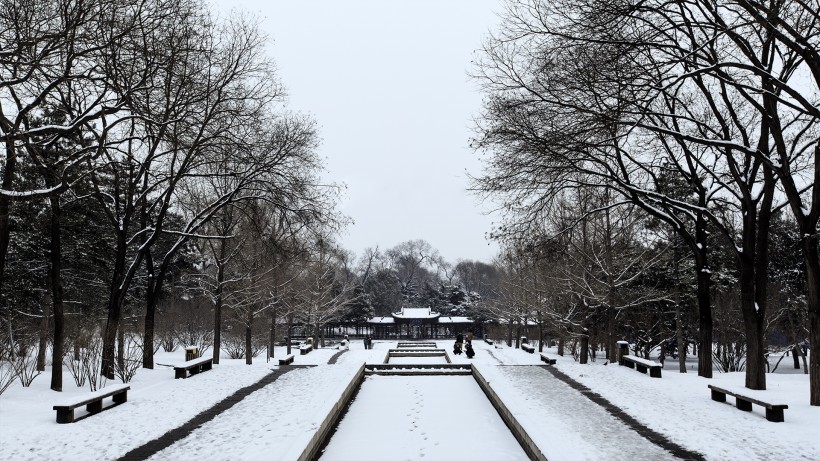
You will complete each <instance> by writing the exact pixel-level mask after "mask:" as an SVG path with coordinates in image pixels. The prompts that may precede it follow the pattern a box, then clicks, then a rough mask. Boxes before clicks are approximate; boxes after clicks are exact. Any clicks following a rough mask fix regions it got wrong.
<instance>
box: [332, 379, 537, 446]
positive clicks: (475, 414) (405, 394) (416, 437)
mask: <svg viewBox="0 0 820 461" xmlns="http://www.w3.org/2000/svg"><path fill="white" fill-rule="evenodd" d="M374 408H378V409H379V412H378V416H377V415H374V414H373V409H374ZM475 453H480V454H481V456H480V458H481V459H499V460H500V459H503V460H509V461H515V460H527V459H528V458H527V455H526V453H524V450H523V449H522V448H521V446H520V445H519V444H518V442H517V441H516V440H515V438H514V437H513V435H512V434H511V433H510V431H509V429H507V426H505V425H504V421H502V420H501V417H500V416H499V415H498V413H497V412H496V411H495V408H493V406H492V405H491V404H490V401H489V400H487V397H486V396H485V395H484V393H483V392H482V391H481V388H479V387H478V384H477V383H476V381H475V379H473V378H472V377H471V376H371V377H368V378H367V379H365V382H364V383H363V384H362V387H361V389H360V390H359V394H358V395H357V396H356V399H355V400H354V402H353V404H352V405H351V406H350V409H349V411H348V413H347V414H346V415H345V416H344V417H343V419H342V421H341V422H340V424H339V427H338V428H337V430H336V433H335V434H334V435H333V437H332V438H331V439H330V442H329V443H328V445H327V447H326V449H325V452H324V455H323V456H322V457H321V458H320V459H321V460H322V461H346V460H350V459H356V460H357V461H387V460H395V461H399V460H402V461H404V460H407V461H411V460H451V459H460V458H463V457H469V456H470V454H475Z"/></svg>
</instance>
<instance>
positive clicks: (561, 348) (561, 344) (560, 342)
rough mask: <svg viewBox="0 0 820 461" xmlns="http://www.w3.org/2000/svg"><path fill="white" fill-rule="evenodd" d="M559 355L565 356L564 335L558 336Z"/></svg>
mask: <svg viewBox="0 0 820 461" xmlns="http://www.w3.org/2000/svg"><path fill="white" fill-rule="evenodd" d="M558 355H559V356H561V357H563V356H564V336H563V335H562V336H561V337H559V338H558Z"/></svg>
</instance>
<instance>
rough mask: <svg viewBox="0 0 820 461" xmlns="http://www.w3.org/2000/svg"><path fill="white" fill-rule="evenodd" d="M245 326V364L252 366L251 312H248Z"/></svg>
mask: <svg viewBox="0 0 820 461" xmlns="http://www.w3.org/2000/svg"><path fill="white" fill-rule="evenodd" d="M247 320H248V321H247V323H246V324H245V364H246V365H252V364H253V344H252V339H253V311H252V310H250V309H249V310H248V319H247Z"/></svg>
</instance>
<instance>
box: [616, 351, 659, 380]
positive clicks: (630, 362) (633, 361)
mask: <svg viewBox="0 0 820 461" xmlns="http://www.w3.org/2000/svg"><path fill="white" fill-rule="evenodd" d="M621 365H623V366H625V367H629V368H634V369H636V370H638V371H640V372H641V373H643V374H646V371H647V370H649V376H651V377H653V378H660V377H661V370H662V369H663V365H661V364H660V363H658V362H653V361H651V360H646V359H642V358H640V357H637V356H634V355H625V356H623V358H622V359H621Z"/></svg>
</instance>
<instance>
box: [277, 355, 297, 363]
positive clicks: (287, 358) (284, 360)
mask: <svg viewBox="0 0 820 461" xmlns="http://www.w3.org/2000/svg"><path fill="white" fill-rule="evenodd" d="M293 359H294V355H293V354H288V355H286V356H284V357H283V358H281V359H279V365H290V364H291V363H293Z"/></svg>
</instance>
